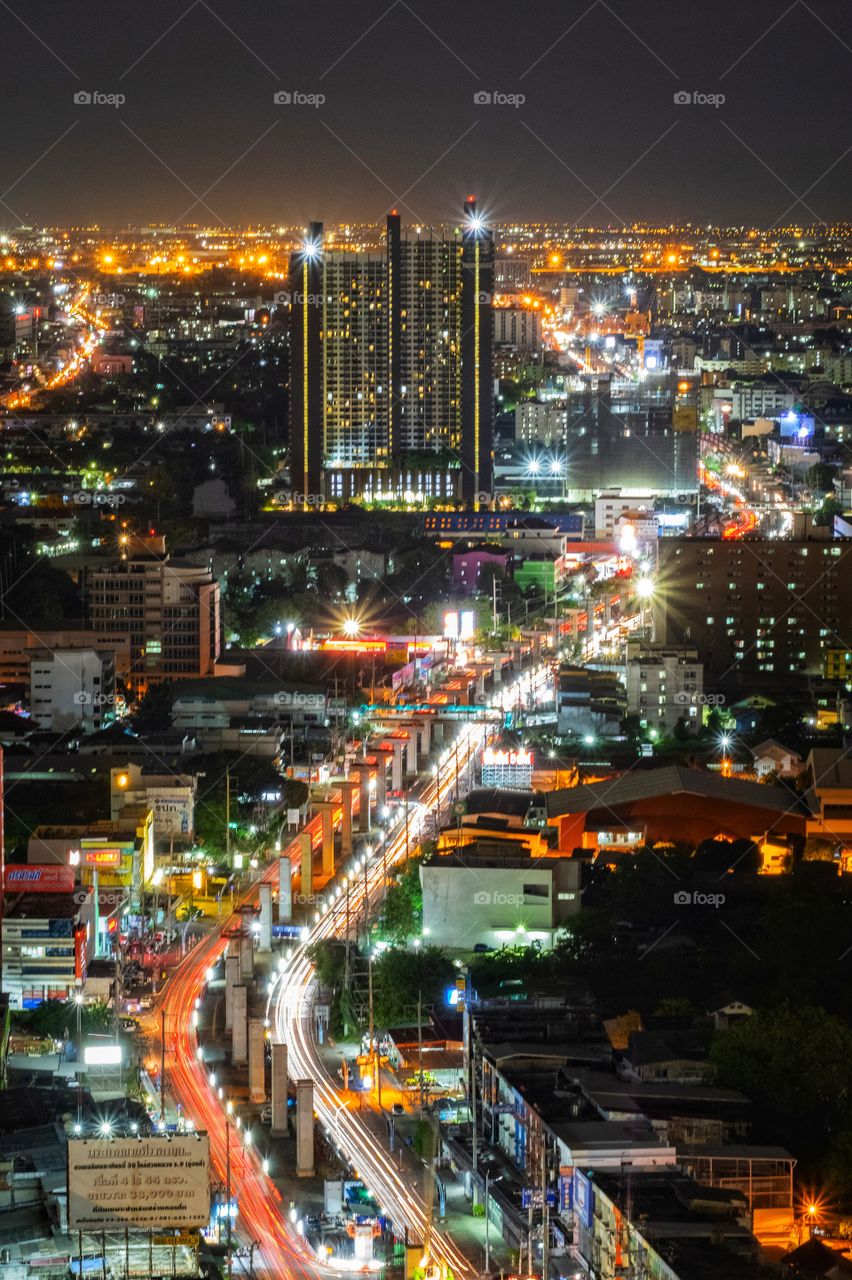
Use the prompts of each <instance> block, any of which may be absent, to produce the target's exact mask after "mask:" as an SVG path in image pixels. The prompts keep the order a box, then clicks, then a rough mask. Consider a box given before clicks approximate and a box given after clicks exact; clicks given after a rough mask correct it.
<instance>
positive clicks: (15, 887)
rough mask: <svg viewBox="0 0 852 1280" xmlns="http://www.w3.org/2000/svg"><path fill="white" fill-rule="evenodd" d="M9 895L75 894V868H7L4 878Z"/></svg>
mask: <svg viewBox="0 0 852 1280" xmlns="http://www.w3.org/2000/svg"><path fill="white" fill-rule="evenodd" d="M3 883H4V887H5V889H6V892H7V893H73V892H74V868H73V867H60V866H57V865H56V864H55V863H52V862H51V863H46V864H45V865H43V866H42V865H27V866H15V865H11V866H7V867H6V873H5V877H4V881H3Z"/></svg>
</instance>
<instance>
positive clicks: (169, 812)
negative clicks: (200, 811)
mask: <svg viewBox="0 0 852 1280" xmlns="http://www.w3.org/2000/svg"><path fill="white" fill-rule="evenodd" d="M175 790H177V789H176V788H175ZM152 808H153V810H154V825H155V826H156V828H157V833H158V835H166V836H191V835H192V831H193V808H194V806H193V800H192V794H191V792H187V794H186V795H182V794H180V793H178V794H177V795H175V794H171V795H159V796H158V795H154V796H153V797H152Z"/></svg>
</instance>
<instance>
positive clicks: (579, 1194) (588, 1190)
mask: <svg viewBox="0 0 852 1280" xmlns="http://www.w3.org/2000/svg"><path fill="white" fill-rule="evenodd" d="M574 1208H575V1209H576V1211H577V1213H578V1215H579V1217H580V1221H581V1222H582V1223H583V1226H585V1227H589V1228H591V1225H592V1216H593V1214H594V1209H595V1192H594V1187H593V1186H592V1184H591V1182H590V1181H589V1179H588V1178H587V1177H586V1175H585V1174H584V1173H581V1172H580V1170H579V1169H575V1170H574Z"/></svg>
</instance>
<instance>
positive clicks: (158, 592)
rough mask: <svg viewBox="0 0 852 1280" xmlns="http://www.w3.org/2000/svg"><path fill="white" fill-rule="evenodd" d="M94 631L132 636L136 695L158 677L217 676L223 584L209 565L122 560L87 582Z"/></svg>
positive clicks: (131, 678) (131, 673)
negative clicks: (220, 594)
mask: <svg viewBox="0 0 852 1280" xmlns="http://www.w3.org/2000/svg"><path fill="white" fill-rule="evenodd" d="M86 603H87V606H88V610H89V615H90V617H91V621H92V626H93V627H94V629H95V631H96V632H99V631H112V632H114V631H117V630H121V631H124V632H126V633H127V634H128V635H129V636H130V670H129V673H128V682H129V684H130V686H131V688H132V689H133V692H134V693H136V694H139V693H143V692H144V691H145V689H147V687H148V685H149V684H152V683H155V682H157V681H160V680H175V679H178V678H181V677H184V678H185V677H189V676H209V675H213V672H214V668H215V665H216V660H217V658H218V657H219V653H220V646H221V621H220V611H219V584H218V583H217V582H216V581H215V580H214V578H213V575H212V574H211V573H209V572H208V570H207V569H203V568H199V567H198V566H197V565H193V564H187V563H186V562H184V561H178V560H171V559H169V557H168V556H165V557H162V558H161V557H157V556H150V557H144V558H143V557H140V558H138V559H132V560H121V561H118V562H117V563H114V564H112V565H110V566H109V567H108V568H104V569H97V570H95V572H94V573H92V574H91V576H90V578H89V580H88V582H87V585H86Z"/></svg>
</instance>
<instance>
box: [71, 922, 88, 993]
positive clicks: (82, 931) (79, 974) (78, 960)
mask: <svg viewBox="0 0 852 1280" xmlns="http://www.w3.org/2000/svg"><path fill="white" fill-rule="evenodd" d="M87 942H88V931H87V929H86V926H85V925H83V924H81V925H78V926H77V928H76V929H75V930H74V977H75V979H76V980H77V982H85V980H86V967H87V966H86V959H87V957H86V952H87V946H86V943H87Z"/></svg>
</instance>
